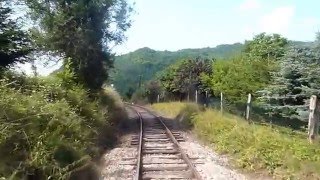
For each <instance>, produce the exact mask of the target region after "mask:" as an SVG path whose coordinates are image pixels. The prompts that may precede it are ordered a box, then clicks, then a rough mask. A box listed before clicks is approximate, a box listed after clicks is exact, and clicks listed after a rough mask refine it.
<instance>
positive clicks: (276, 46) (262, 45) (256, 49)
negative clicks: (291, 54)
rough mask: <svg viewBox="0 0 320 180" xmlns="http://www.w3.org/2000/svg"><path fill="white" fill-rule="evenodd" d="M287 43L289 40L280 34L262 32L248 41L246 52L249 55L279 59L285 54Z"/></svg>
mask: <svg viewBox="0 0 320 180" xmlns="http://www.w3.org/2000/svg"><path fill="white" fill-rule="evenodd" d="M287 45H288V40H287V39H286V38H284V37H281V35H279V34H272V35H267V34H266V33H261V34H258V35H256V36H255V37H254V38H253V40H251V41H246V43H245V49H244V52H245V53H246V55H248V56H249V57H259V58H262V59H265V60H270V59H274V60H278V59H279V58H281V57H282V56H283V55H284V53H285V48H286V46H287Z"/></svg>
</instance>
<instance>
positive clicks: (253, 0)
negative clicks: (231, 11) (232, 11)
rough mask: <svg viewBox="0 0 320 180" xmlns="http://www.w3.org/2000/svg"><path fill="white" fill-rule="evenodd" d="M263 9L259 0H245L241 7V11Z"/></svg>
mask: <svg viewBox="0 0 320 180" xmlns="http://www.w3.org/2000/svg"><path fill="white" fill-rule="evenodd" d="M260 7H261V4H260V2H259V1H258V0H245V1H244V2H243V3H242V4H240V6H239V10H240V11H248V10H256V9H259V8H260Z"/></svg>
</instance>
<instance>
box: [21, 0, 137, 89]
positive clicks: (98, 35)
mask: <svg viewBox="0 0 320 180" xmlns="http://www.w3.org/2000/svg"><path fill="white" fill-rule="evenodd" d="M24 1H25V3H26V5H27V6H28V7H29V9H30V10H31V15H32V18H33V20H34V21H35V22H36V23H39V27H40V28H39V27H38V26H35V27H33V29H32V31H31V32H32V35H33V41H34V42H35V45H36V47H37V50H39V51H41V50H44V51H48V52H51V53H54V54H58V55H63V56H65V57H68V58H70V67H71V68H72V71H73V72H74V74H75V80H76V81H77V82H79V83H82V84H83V85H84V86H85V87H86V88H90V89H91V90H99V89H100V88H101V86H102V85H103V83H104V82H105V80H107V78H108V73H109V70H110V68H111V67H112V60H113V55H112V54H111V52H110V47H111V46H113V45H114V44H116V45H117V44H119V43H121V42H122V41H123V39H124V31H126V30H127V29H128V28H129V27H130V21H129V20H128V15H129V13H130V11H131V7H129V6H128V4H127V1H126V0H96V1H83V0H81V1H70V0H61V1H56V0H47V1H45V2H44V1H42V0H24ZM110 26H114V27H116V28H110Z"/></svg>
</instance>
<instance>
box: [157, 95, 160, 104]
mask: <svg viewBox="0 0 320 180" xmlns="http://www.w3.org/2000/svg"><path fill="white" fill-rule="evenodd" d="M159 102H160V94H158V96H157V103H159Z"/></svg>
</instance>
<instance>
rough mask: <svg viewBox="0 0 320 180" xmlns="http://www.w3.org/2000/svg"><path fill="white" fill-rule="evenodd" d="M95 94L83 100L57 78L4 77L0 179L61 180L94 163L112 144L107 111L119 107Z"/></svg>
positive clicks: (80, 93)
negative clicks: (92, 161)
mask: <svg viewBox="0 0 320 180" xmlns="http://www.w3.org/2000/svg"><path fill="white" fill-rule="evenodd" d="M99 95H100V94H99ZM99 95H97V96H96V97H95V98H92V97H89V95H88V92H87V90H85V89H84V88H82V87H81V86H78V85H76V84H73V85H72V86H71V85H70V84H68V86H65V83H64V82H63V79H60V78H57V77H46V78H31V77H25V76H23V75H17V74H14V73H11V72H6V73H5V75H4V76H3V78H2V79H1V80H0V109H1V110H0V158H1V161H0V177H4V178H9V177H10V178H12V179H23V178H27V177H28V178H35V179H47V178H49V177H51V178H52V179H61V178H62V179H65V178H67V177H68V176H69V175H70V174H72V172H74V171H75V170H76V169H78V168H79V167H82V166H86V165H87V164H88V163H89V162H90V161H91V159H93V158H98V157H99V155H101V153H102V151H103V149H105V148H106V147H107V146H110V145H111V144H112V143H113V142H114V141H115V136H114V134H113V132H114V131H111V130H112V127H111V124H112V123H111V122H110V120H111V119H112V118H113V117H115V115H113V113H114V112H113V111H112V110H113V109H112V108H111V107H113V108H115V107H119V108H121V107H120V105H119V104H121V100H120V98H118V96H116V95H115V94H113V95H112V97H109V96H111V94H108V93H106V94H104V95H103V97H102V98H100V96H99ZM106 109H108V110H106ZM116 113H118V112H116ZM121 118H122V117H121ZM112 121H114V120H112ZM106 130H107V131H106ZM105 132H107V133H105ZM102 136H103V138H101V137H102ZM102 139H103V141H102ZM89 169H90V168H89Z"/></svg>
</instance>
